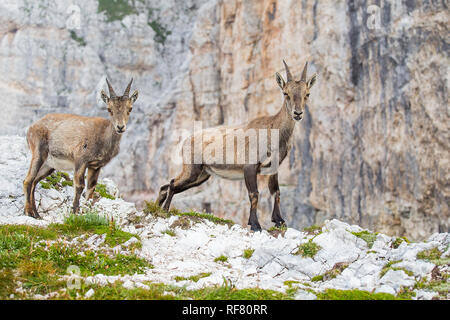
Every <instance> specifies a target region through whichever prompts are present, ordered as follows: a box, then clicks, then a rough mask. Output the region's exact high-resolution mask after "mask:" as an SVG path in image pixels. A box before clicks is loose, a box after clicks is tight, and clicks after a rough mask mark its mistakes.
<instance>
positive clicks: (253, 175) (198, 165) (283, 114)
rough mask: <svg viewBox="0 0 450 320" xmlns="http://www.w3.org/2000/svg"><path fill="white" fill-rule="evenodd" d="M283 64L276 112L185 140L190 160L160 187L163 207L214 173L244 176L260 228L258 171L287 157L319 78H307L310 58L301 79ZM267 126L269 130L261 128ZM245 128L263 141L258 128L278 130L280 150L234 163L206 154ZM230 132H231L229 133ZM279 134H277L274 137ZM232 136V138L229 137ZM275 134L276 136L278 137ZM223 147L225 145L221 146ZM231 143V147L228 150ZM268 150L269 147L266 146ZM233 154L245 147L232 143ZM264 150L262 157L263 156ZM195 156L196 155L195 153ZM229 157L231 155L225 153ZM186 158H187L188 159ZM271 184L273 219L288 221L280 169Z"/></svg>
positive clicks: (252, 221) (255, 225)
mask: <svg viewBox="0 0 450 320" xmlns="http://www.w3.org/2000/svg"><path fill="white" fill-rule="evenodd" d="M283 64H284V67H285V70H286V77H287V81H284V79H283V78H282V76H281V75H280V74H279V73H278V72H277V73H276V74H275V76H276V81H277V83H278V85H279V86H280V88H281V90H282V92H283V95H284V101H283V105H282V107H281V109H280V111H279V112H278V113H277V114H276V115H273V116H263V117H259V118H256V119H254V120H252V121H250V122H248V123H247V124H244V125H241V126H233V127H231V126H221V127H216V128H209V129H205V130H201V131H199V133H197V134H196V133H194V134H193V135H191V136H190V137H189V138H188V139H186V140H185V142H184V143H183V149H182V152H183V157H185V156H186V155H185V152H186V150H187V148H189V150H191V151H190V154H189V155H188V157H190V162H189V161H188V162H189V163H186V161H184V163H183V167H182V172H181V173H180V175H178V177H176V178H175V179H172V180H171V181H170V182H169V183H168V184H165V185H163V186H162V187H161V188H160V191H159V195H158V198H157V200H156V202H157V204H158V205H160V206H162V205H163V203H164V201H165V203H164V206H163V209H165V210H168V209H169V207H170V203H171V201H172V197H173V195H174V194H176V193H180V192H183V191H185V190H187V189H189V188H192V187H195V186H198V185H200V184H202V183H203V182H205V181H206V180H208V178H209V177H210V176H211V174H215V175H217V176H219V177H221V178H225V179H230V180H241V179H244V180H245V185H246V187H247V191H248V194H249V199H250V204H251V207H250V217H249V220H248V224H249V225H250V226H251V230H252V231H260V230H261V226H260V224H259V222H258V217H257V214H256V208H257V204H258V197H259V193H258V188H257V175H258V174H261V169H262V168H267V167H269V166H271V165H272V161H273V163H277V168H278V165H279V164H281V162H282V161H283V160H284V159H285V158H286V156H287V154H288V152H289V150H290V149H291V146H292V144H291V141H292V134H293V131H294V127H295V123H296V121H299V120H301V119H302V117H303V110H304V109H305V105H306V102H307V100H308V98H309V91H310V89H311V87H312V86H313V84H314V83H315V81H316V78H317V74H316V73H315V74H314V75H313V76H312V77H311V78H309V79H308V80H307V79H306V75H307V68H308V62H306V64H305V66H304V68H303V72H302V75H301V78H300V80H294V79H293V77H292V74H291V72H290V71H289V67H288V66H287V64H286V62H285V61H284V60H283ZM261 129H266V131H264V130H261ZM236 130H243V131H245V132H248V131H251V130H253V131H257V132H258V134H257V136H258V140H259V141H261V139H262V138H263V137H262V136H260V134H259V132H266V133H269V134H270V135H271V136H273V134H271V132H273V130H275V131H276V132H277V133H278V135H277V136H278V150H277V151H278V152H277V154H275V153H272V154H267V153H266V154H265V155H264V153H265V152H261V151H260V150H258V151H257V152H258V153H260V154H259V156H258V158H257V159H258V161H255V162H254V163H250V162H249V161H246V162H243V163H239V164H236V162H233V163H232V164H230V163H229V162H228V163H225V164H222V163H223V162H222V163H218V162H217V161H216V160H217V159H215V160H212V158H214V156H211V155H208V154H206V153H205V152H206V150H212V149H214V148H211V145H214V144H216V145H217V148H216V149H214V150H224V153H225V152H226V151H225V150H227V148H226V147H225V145H226V141H232V142H231V143H232V144H234V137H233V131H236ZM230 132H231V133H230ZM277 136H274V137H275V138H276V137H277ZM230 137H231V140H229V139H230ZM275 138H274V140H275ZM196 139H197V141H201V142H200V144H201V146H202V149H201V150H202V151H201V159H200V160H199V161H192V157H193V156H194V154H193V153H195V150H198V149H195V147H194V148H192V145H193V144H195V140H196ZM221 148H222V149H221ZM250 148H251V146H250V145H249V142H248V141H246V142H245V150H244V153H245V154H246V155H247V158H249V157H248V156H251V155H250V154H249V150H250ZM229 150H230V147H229V148H228V152H229ZM266 150H267V149H266ZM232 153H234V154H232V155H231V158H234V160H235V159H236V158H238V157H241V159H242V154H239V153H242V151H239V150H237V149H236V148H234V146H233V147H232ZM261 153H262V157H261ZM194 157H195V156H194ZM226 157H227V159H229V158H228V155H226ZM185 159H186V158H184V160H185ZM268 187H269V190H270V193H271V195H274V194H275V201H274V207H273V211H272V222H274V223H275V225H276V226H278V227H279V226H281V225H283V224H285V222H284V220H283V218H282V217H281V213H280V188H279V186H278V173H277V170H275V172H272V173H271V174H270V177H269V182H268Z"/></svg>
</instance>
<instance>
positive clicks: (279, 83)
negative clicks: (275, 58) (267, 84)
mask: <svg viewBox="0 0 450 320" xmlns="http://www.w3.org/2000/svg"><path fill="white" fill-rule="evenodd" d="M275 77H276V79H277V83H278V85H279V86H280V88H281V90H284V86H285V85H286V82H285V81H284V80H283V77H282V76H281V74H279V73H278V72H277V73H275Z"/></svg>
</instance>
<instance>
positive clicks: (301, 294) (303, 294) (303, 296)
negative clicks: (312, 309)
mask: <svg viewBox="0 0 450 320" xmlns="http://www.w3.org/2000/svg"><path fill="white" fill-rule="evenodd" d="M294 299H295V300H316V299H317V296H316V295H315V294H313V293H311V292H308V291H304V290H298V291H297V292H296V294H295V296H294Z"/></svg>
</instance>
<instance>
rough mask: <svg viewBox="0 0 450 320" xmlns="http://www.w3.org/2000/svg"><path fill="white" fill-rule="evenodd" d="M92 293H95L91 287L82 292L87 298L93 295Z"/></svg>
mask: <svg viewBox="0 0 450 320" xmlns="http://www.w3.org/2000/svg"><path fill="white" fill-rule="evenodd" d="M94 293H95V291H94V289H92V288H91V289H89V290H88V291H87V292H86V293H85V294H84V297H85V298H88V299H89V298H90V297H92V296H93V295H94Z"/></svg>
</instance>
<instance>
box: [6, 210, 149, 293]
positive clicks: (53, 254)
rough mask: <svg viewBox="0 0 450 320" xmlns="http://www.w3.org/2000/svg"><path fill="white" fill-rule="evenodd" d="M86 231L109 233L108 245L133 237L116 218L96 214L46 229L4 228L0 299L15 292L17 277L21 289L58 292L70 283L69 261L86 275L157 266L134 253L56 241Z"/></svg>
mask: <svg viewBox="0 0 450 320" xmlns="http://www.w3.org/2000/svg"><path fill="white" fill-rule="evenodd" d="M85 233H87V234H89V235H91V234H104V233H106V240H105V243H106V244H107V245H109V246H110V247H112V246H115V245H117V244H121V243H123V242H125V241H127V240H128V239H130V238H131V237H132V236H134V235H132V234H130V233H127V232H124V231H122V230H120V229H118V228H117V227H116V226H115V224H114V223H113V222H112V221H108V220H107V219H106V218H104V217H101V216H98V215H95V214H87V215H84V216H73V215H71V216H69V217H68V218H66V219H65V221H64V223H63V224H50V225H49V226H48V227H47V228H42V227H35V226H23V225H2V226H0V274H1V276H0V286H1V287H2V289H1V290H0V299H7V298H8V297H9V294H11V292H13V290H12V289H11V288H13V287H17V281H20V282H21V283H22V285H21V286H22V288H24V289H27V290H28V292H29V293H40V294H46V293H50V292H53V291H57V290H58V289H59V288H63V287H65V286H66V283H65V282H64V281H61V280H60V278H61V276H62V275H64V274H65V273H66V270H67V268H68V267H69V266H70V265H76V266H78V267H79V268H80V271H81V275H83V276H88V275H95V274H98V273H102V274H105V275H119V274H120V275H125V274H133V273H142V272H144V271H145V269H146V268H152V267H153V266H152V265H151V264H150V263H148V262H147V261H146V260H144V259H142V258H139V257H137V256H136V255H135V254H127V255H123V254H117V255H112V254H107V253H103V252H102V251H91V250H86V251H83V250H82V248H80V247H78V246H76V245H73V244H72V245H69V244H64V243H62V242H55V240H64V239H71V238H74V237H75V236H77V235H80V234H85ZM52 241H53V242H52ZM139 243H140V242H139ZM139 243H138V244H139ZM138 244H135V246H134V247H137V246H138ZM128 249H130V248H128ZM82 251H83V254H82V255H81V254H80V252H82Z"/></svg>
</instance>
